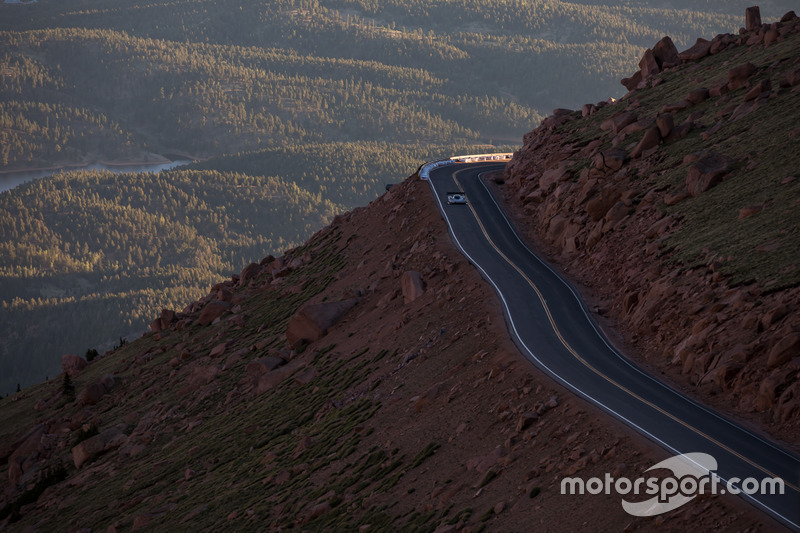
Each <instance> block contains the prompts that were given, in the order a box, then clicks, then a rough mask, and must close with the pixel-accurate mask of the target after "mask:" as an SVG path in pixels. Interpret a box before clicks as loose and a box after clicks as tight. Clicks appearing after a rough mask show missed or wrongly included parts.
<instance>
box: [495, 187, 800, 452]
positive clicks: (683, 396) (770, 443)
mask: <svg viewBox="0 0 800 533" xmlns="http://www.w3.org/2000/svg"><path fill="white" fill-rule="evenodd" d="M480 183H481V185H482V186H483V188H484V189H486V191H487V192H488V193H489V197H490V198H491V199H492V202H494V204H495V206H496V207H497V210H498V211H499V212H500V214H501V215H502V217H503V219H504V220H505V221H506V224H507V225H508V227H509V228H510V229H511V231H512V232H513V233H514V236H515V237H516V238H517V240H518V241H519V243H520V245H522V247H523V248H524V249H525V251H526V252H528V254H530V255H531V256H532V257H533V258H534V259H535V260H536V261H537V262H538V263H540V264H541V265H543V266H544V267H545V268H547V270H549V271H550V272H552V273H553V275H555V276H556V278H558V280H559V281H560V282H561V283H563V284H564V286H565V287H567V289H569V291H570V292H571V293H572V296H573V297H574V298H575V300H576V301H577V302H578V305H579V306H580V308H581V310H582V311H583V314H584V315H585V316H586V318H587V320H588V321H589V324H591V326H592V329H594V331H595V333H597V336H598V337H600V339H601V340H602V341H603V344H605V345H606V346H607V347H608V349H609V350H611V351H612V352H613V353H614V354H615V355H616V356H617V357H618V358H619V359H620V360H622V361H623V362H624V363H625V364H626V365H628V366H629V367H631V368H632V369H633V370H635V371H636V372H638V373H639V374H641V375H642V376H644V377H646V378H647V379H649V380H650V381H652V382H653V383H655V384H657V385H658V386H660V387H661V388H663V389H665V390H667V391H669V392H671V393H673V394H677V395H678V396H680V397H681V398H683V399H685V400H686V401H688V402H689V403H691V404H693V405H694V406H695V407H698V408H700V409H702V410H703V411H705V412H706V413H708V414H710V415H712V416H714V417H715V418H717V419H718V420H721V421H723V422H725V423H726V424H728V425H729V426H731V427H733V428H736V429H737V430H739V431H741V432H743V433H746V434H747V435H750V436H751V437H753V438H754V439H756V440H758V441H760V442H762V443H763V444H766V445H767V446H769V447H770V448H772V449H774V450H775V451H778V452H780V453H782V454H783V455H785V456H786V457H788V458H790V459H792V460H794V461H795V462H798V463H800V459H798V458H797V457H796V456H794V455H792V454H791V453H789V452H788V451H786V450H784V449H782V448H779V447H777V446H776V445H775V444H774V443H772V442H770V441H768V440H766V439H764V438H763V437H761V436H760V435H758V434H756V433H753V432H752V431H750V430H748V429H747V428H745V427H743V426H741V425H739V424H736V423H734V422H733V421H731V420H728V419H727V418H725V417H723V416H721V415H720V414H719V413H716V412H714V411H712V410H710V409H708V408H707V407H706V406H704V405H702V404H700V403H698V402H696V401H695V400H693V399H692V398H690V397H688V396H686V395H684V394H682V393H680V392H679V391H677V390H675V389H673V388H672V387H670V386H668V385H667V384H665V383H663V382H662V381H659V380H658V379H656V378H654V377H653V376H651V375H650V374H648V373H647V372H645V371H643V370H642V369H641V368H639V367H637V366H636V365H634V364H633V363H631V362H630V360H628V359H627V358H626V357H624V356H623V355H622V354H620V353H619V352H618V351H617V350H616V349H615V348H614V347H613V346H612V345H611V344H610V343H609V341H608V340H607V339H606V336H605V335H604V334H603V333H602V332H601V331H600V330H599V329H598V328H597V325H596V323H595V321H594V319H593V318H592V316H591V315H590V314H589V311H588V309H587V308H586V305H585V304H584V302H583V300H581V298H580V296H579V295H578V293H577V292H576V291H575V289H574V287H572V285H571V284H570V283H569V282H567V281H566V280H565V279H564V278H563V277H561V275H560V274H559V273H558V272H556V271H555V270H554V269H553V268H552V267H551V266H550V265H549V264H547V263H546V262H545V261H543V260H542V259H540V258H539V257H538V256H537V255H536V254H535V253H533V251H532V250H531V249H530V248H529V247H528V246H527V245H526V244H525V242H524V241H523V240H522V238H521V237H520V235H519V233H518V232H517V230H516V229H515V228H514V225H513V224H512V223H511V221H510V220H509V219H508V217H507V216H506V214H505V212H504V211H503V209H502V207H500V204H499V203H498V202H497V199H496V198H495V196H494V194H493V193H492V192H491V191H490V190H489V188H488V187H487V186H486V184H485V183H484V182H483V180H481V181H480Z"/></svg>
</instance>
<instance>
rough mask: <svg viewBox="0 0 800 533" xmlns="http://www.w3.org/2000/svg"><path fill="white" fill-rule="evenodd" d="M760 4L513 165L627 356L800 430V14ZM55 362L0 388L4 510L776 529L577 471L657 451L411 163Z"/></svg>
mask: <svg viewBox="0 0 800 533" xmlns="http://www.w3.org/2000/svg"><path fill="white" fill-rule="evenodd" d="M753 18H754V17H751V20H750V23H749V24H748V26H749V30H748V31H745V32H744V33H742V34H741V35H722V36H719V37H717V38H715V40H714V41H711V42H710V43H706V42H702V41H701V42H698V45H696V46H695V47H693V49H692V50H693V51H692V52H691V53H690V54H689V55H687V54H684V55H683V58H681V56H680V55H679V54H678V53H677V51H676V50H674V48H673V47H672V46H670V41H668V40H664V41H662V42H661V43H660V44H659V45H658V46H656V47H655V48H654V49H653V51H651V52H648V54H647V55H646V56H645V59H644V60H643V62H642V67H643V69H642V72H641V73H640V74H639V75H638V76H635V77H634V78H632V80H628V83H630V84H631V85H632V86H633V89H632V91H631V93H630V94H629V95H627V97H626V98H624V99H623V100H621V101H620V102H616V103H613V104H608V105H596V106H586V108H585V109H584V113H578V112H569V111H559V112H557V113H555V114H554V115H553V116H552V117H550V118H549V119H548V120H547V121H545V123H544V124H543V126H542V127H541V128H539V129H538V130H536V131H534V132H532V133H531V134H529V135H528V136H526V138H525V142H526V145H525V147H524V148H523V149H522V150H521V151H520V152H519V153H518V154H517V155H516V156H515V158H514V160H513V161H512V163H511V165H510V166H509V169H508V172H507V174H506V176H505V180H503V179H497V181H498V182H503V181H505V185H499V184H498V186H497V190H498V191H499V192H500V193H502V194H503V195H504V196H505V198H506V201H507V202H508V205H509V206H510V207H511V208H513V209H515V210H516V213H517V216H518V219H519V221H520V223H521V225H522V226H523V227H525V228H527V230H528V232H529V234H530V236H531V238H532V239H533V240H534V241H535V242H538V243H540V245H541V247H542V248H543V249H544V250H545V251H546V252H548V253H550V254H551V255H552V257H554V258H557V259H558V260H559V261H560V262H561V266H562V268H563V270H564V271H565V272H566V273H567V275H568V276H571V277H572V278H573V279H574V280H576V281H578V282H580V283H582V284H583V285H585V287H586V289H587V291H588V292H587V294H588V295H589V298H590V301H593V302H594V304H593V305H594V307H595V309H596V310H597V311H598V313H600V314H601V315H602V318H603V320H604V321H605V323H606V325H615V326H617V327H618V328H619V331H623V332H624V331H630V334H620V335H622V337H623V338H620V339H619V342H620V343H624V344H625V345H626V346H627V347H629V348H630V353H631V354H632V355H633V356H634V357H639V359H640V360H641V361H642V362H643V364H644V365H645V366H648V367H650V368H652V369H654V371H657V372H658V371H663V372H664V374H665V376H666V377H667V378H669V379H672V380H673V381H674V382H675V383H676V384H677V385H678V386H680V387H683V388H685V389H687V390H689V391H690V392H691V393H692V394H697V395H700V396H702V397H703V398H705V399H707V400H708V401H709V402H710V403H712V404H714V405H717V406H718V407H720V408H722V409H723V410H726V411H728V412H731V413H733V414H735V415H737V416H742V417H749V419H750V420H752V421H753V422H754V423H759V424H762V426H763V427H765V428H766V429H767V430H768V431H770V432H772V433H773V434H774V435H778V436H781V437H785V438H787V439H794V440H792V442H797V440H796V439H795V438H794V436H795V435H796V432H797V420H798V415H797V410H796V408H795V407H793V405H796V404H797V401H798V400H797V398H798V397H797V396H796V394H797V393H798V389H797V387H798V385H797V384H796V381H797V380H796V378H797V371H798V369H797V367H796V362H797V360H798V359H797V357H795V356H796V355H797V344H798V341H797V339H798V337H797V333H796V330H795V329H793V328H795V327H796V326H797V318H796V317H797V312H796V311H797V308H798V307H797V306H798V303H800V302H798V292H797V288H796V287H797V281H798V277H800V271H798V268H797V264H798V263H797V248H796V247H797V246H798V243H797V240H796V238H795V237H794V236H795V235H796V234H797V233H796V229H797V225H798V219H797V217H798V214H797V213H798V209H797V203H798V197H799V196H800V182H798V180H796V179H795V178H794V177H792V172H793V171H794V169H796V166H797V165H796V163H797V158H796V151H793V150H792V147H793V146H796V140H795V139H796V137H793V136H792V132H794V130H795V128H797V126H796V124H798V121H797V115H796V114H797V109H798V104H800V102H799V101H798V100H799V99H800V95H799V94H798V93H799V92H800V91H799V90H798V89H796V87H797V86H798V84H797V82H798V80H800V72H798V69H800V61H799V60H798V39H800V36H798V30H799V29H800V25H799V23H798V21H797V19H796V18H795V17H791V16H787V17H785V19H786V20H784V22H782V23H779V24H775V25H774V27H773V26H767V27H763V26H761V25H760V24H758V23H757V21H755V20H752V19H753ZM695 56H697V57H695ZM748 65H750V66H748ZM634 82H635V83H634ZM582 115H585V116H582ZM798 133H800V132H798ZM684 189H685V190H684ZM619 287H623V289H622V290H620V289H619ZM610 331H611V334H612V336H614V335H616V334H614V333H613V330H610ZM637 354H639V355H637ZM62 363H63V370H64V373H63V374H62V375H60V376H58V377H57V378H56V379H53V380H51V381H50V382H47V383H44V384H41V385H38V386H35V387H31V388H28V389H26V390H24V391H23V392H22V393H20V394H18V395H16V396H14V397H13V398H7V399H3V400H1V401H0V428H2V430H0V468H2V469H3V471H4V472H6V474H5V475H4V476H3V478H2V481H0V529H2V530H4V531H49V530H54V529H57V530H66V531H108V532H116V531H174V530H176V529H178V530H181V529H189V528H191V529H197V530H214V531H217V530H237V531H241V530H265V531H276V530H283V529H290V528H291V529H300V530H304V531H306V530H307V531H364V532H366V531H396V530H407V531H437V532H440V533H441V532H447V531H470V532H475V531H481V530H491V531H495V530H517V531H529V530H532V529H537V530H538V529H541V530H559V531H560V530H564V531H607V530H623V531H651V530H653V529H655V528H658V529H659V530H664V531H681V532H682V531H686V530H687V529H688V528H690V527H691V528H692V529H693V530H698V531H714V530H719V531H729V530H749V531H753V530H765V531H766V530H774V529H775V528H776V527H777V526H776V524H774V523H772V522H770V521H768V520H767V519H766V518H765V517H764V516H762V515H760V514H759V513H757V512H756V511H755V510H754V509H752V508H750V507H748V506H746V505H745V504H743V503H742V502H741V501H740V500H738V499H736V498H732V497H730V496H721V497H715V498H714V499H713V500H712V499H710V498H708V497H705V498H697V499H695V500H693V501H692V502H691V503H689V504H687V505H685V506H683V507H681V508H680V509H679V510H677V511H675V512H672V513H669V514H666V515H662V516H659V517H653V518H643V519H642V518H633V517H631V516H629V515H627V514H626V513H625V512H624V511H623V509H622V507H621V505H620V498H619V496H601V495H598V496H590V495H586V496H562V495H561V494H560V482H561V480H562V479H563V478H564V477H565V476H570V475H580V476H582V477H585V478H589V477H595V476H596V477H601V478H602V477H603V476H604V475H605V474H606V473H611V474H612V475H613V476H615V477H620V476H627V477H629V478H635V477H638V476H640V475H641V474H642V472H644V471H645V470H646V469H647V468H649V467H650V466H652V465H653V464H655V463H656V462H658V461H660V460H663V459H665V458H666V457H667V456H668V455H669V454H667V453H666V452H664V451H663V450H661V449H659V448H657V447H655V446H654V445H652V444H651V443H649V442H648V441H646V440H645V439H643V438H642V437H640V436H638V435H637V434H635V433H633V432H632V431H631V430H629V429H628V428H627V427H625V426H623V425H621V424H619V423H617V422H616V421H614V420H613V419H610V418H609V417H607V416H605V415H604V414H603V413H601V412H600V411H598V410H597V409H595V408H593V407H592V406H590V405H588V404H586V403H585V402H583V401H581V400H579V399H576V398H575V397H573V396H571V395H570V394H569V393H567V392H566V391H564V390H563V389H561V388H559V387H558V386H556V385H555V384H554V382H553V381H552V380H550V379H549V378H547V377H546V376H544V375H543V374H541V373H540V372H538V371H537V370H536V369H534V368H533V367H532V366H531V365H530V364H529V363H527V362H526V361H525V360H524V359H523V358H522V356H521V355H520V354H519V352H518V351H517V350H516V348H515V347H514V345H513V344H512V343H511V341H510V339H509V337H508V333H507V331H506V329H505V324H504V321H503V315H502V312H501V309H500V306H499V304H498V302H497V301H496V298H494V295H493V293H492V291H491V289H490V288H489V287H488V285H487V284H486V283H484V282H483V281H482V280H481V278H480V276H479V275H478V273H477V271H476V270H475V269H474V268H472V267H471V266H470V265H469V264H468V263H467V261H466V260H465V259H464V258H463V257H462V256H461V255H460V254H459V253H458V252H457V250H456V249H455V248H454V247H453V245H452V243H451V242H450V240H449V238H448V235H447V229H446V227H445V225H444V223H443V222H442V221H441V219H440V216H439V214H438V212H437V211H436V207H435V205H434V202H433V200H432V198H431V195H430V191H429V190H428V187H427V184H425V183H424V182H421V181H417V180H415V179H413V178H411V179H407V180H405V181H404V182H403V183H402V184H400V185H397V186H395V187H394V188H392V190H391V192H388V193H386V194H384V195H383V196H381V197H380V198H379V199H377V200H375V201H374V202H372V203H371V204H370V205H369V206H367V207H364V208H359V209H356V210H355V211H353V212H351V213H348V214H346V215H342V216H339V217H336V218H335V219H334V221H333V222H332V224H331V225H329V226H328V227H326V228H324V229H322V230H321V231H319V232H318V233H317V234H315V235H314V236H313V237H312V238H311V239H310V240H309V241H308V242H307V243H306V244H305V245H303V246H301V247H299V248H296V249H292V250H288V251H287V252H285V254H284V255H283V256H282V257H279V258H273V257H267V258H265V259H264V260H263V261H261V263H260V264H257V263H254V264H251V265H250V266H248V267H247V268H245V269H244V270H243V271H242V272H241V273H240V274H237V275H234V276H232V277H231V278H230V279H228V280H226V281H223V282H220V283H218V284H217V285H215V286H214V287H212V288H211V290H210V292H209V294H208V295H207V296H206V297H205V298H203V299H201V300H199V301H196V302H193V303H191V304H190V305H188V306H186V308H185V309H183V310H181V311H179V312H175V311H171V310H165V311H164V312H162V313H161V315H160V316H159V317H158V318H157V319H156V320H154V321H153V323H152V325H151V331H150V332H149V333H147V334H145V335H144V336H143V337H142V338H140V339H138V340H136V341H134V342H131V343H129V344H126V345H124V346H122V347H120V348H118V349H116V350H114V351H112V352H109V353H106V354H104V355H103V356H100V357H98V358H96V359H94V360H93V361H91V362H88V363H87V362H86V361H85V360H83V359H81V358H80V357H77V356H65V357H64V358H63V360H62ZM778 423H780V424H781V425H780V427H778V426H777V424H778ZM773 424H775V425H773Z"/></svg>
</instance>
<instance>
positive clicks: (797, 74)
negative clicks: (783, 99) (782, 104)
mask: <svg viewBox="0 0 800 533" xmlns="http://www.w3.org/2000/svg"><path fill="white" fill-rule="evenodd" d="M780 85H781V87H783V88H784V89H788V88H789V87H794V86H795V85H800V69H797V70H792V71H789V72H787V73H786V74H785V75H784V76H783V77H782V78H781V83H780Z"/></svg>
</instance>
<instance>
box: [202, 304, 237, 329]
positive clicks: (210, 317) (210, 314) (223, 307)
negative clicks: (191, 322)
mask: <svg viewBox="0 0 800 533" xmlns="http://www.w3.org/2000/svg"><path fill="white" fill-rule="evenodd" d="M229 309H230V304H229V303H227V302H223V301H221V300H214V301H212V302H210V303H208V304H206V306H205V307H203V310H202V311H201V312H200V316H199V317H197V323H198V324H200V325H201V326H208V325H209V324H211V323H212V322H214V320H216V319H217V318H219V317H220V316H222V314H223V313H225V312H226V311H228V310H229Z"/></svg>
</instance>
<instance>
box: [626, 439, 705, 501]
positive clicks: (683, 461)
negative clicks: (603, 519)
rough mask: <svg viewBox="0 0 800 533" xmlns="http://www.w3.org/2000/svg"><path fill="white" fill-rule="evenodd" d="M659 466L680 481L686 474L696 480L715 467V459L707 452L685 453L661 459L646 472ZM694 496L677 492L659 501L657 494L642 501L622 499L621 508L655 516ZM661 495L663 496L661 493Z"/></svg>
mask: <svg viewBox="0 0 800 533" xmlns="http://www.w3.org/2000/svg"><path fill="white" fill-rule="evenodd" d="M659 468H663V469H666V470H670V471H671V472H672V477H673V478H675V479H676V480H677V481H678V483H680V480H681V479H683V478H684V477H686V476H692V477H694V478H697V479H698V480H699V479H700V478H702V477H705V476H707V475H708V474H709V472H711V471H712V470H716V469H717V460H716V459H714V458H713V457H712V456H710V455H708V454H707V453H700V452H694V453H685V454H683V455H677V456H675V457H670V458H669V459H666V460H664V461H661V462H660V463H657V464H655V465H653V466H651V467H650V468H648V469H647V470H646V472H650V471H651V470H656V469H659ZM696 496H697V494H694V495H692V496H686V495H684V494H681V493H680V492H678V493H677V494H672V495H670V497H669V498H668V499H666V501H661V499H660V497H659V496H654V497H653V498H650V499H649V500H646V501H643V502H629V501H626V500H625V499H623V500H622V508H623V509H625V512H627V513H629V514H631V515H634V516H655V515H659V514H662V513H666V512H669V511H672V510H673V509H677V508H678V507H680V506H681V505H684V504H685V503H687V502H690V501H692V500H693V499H694V498H695V497H696ZM661 497H662V498H663V494H662V495H661Z"/></svg>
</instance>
